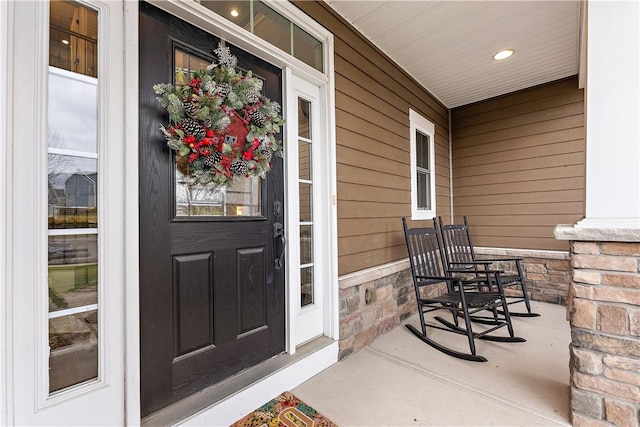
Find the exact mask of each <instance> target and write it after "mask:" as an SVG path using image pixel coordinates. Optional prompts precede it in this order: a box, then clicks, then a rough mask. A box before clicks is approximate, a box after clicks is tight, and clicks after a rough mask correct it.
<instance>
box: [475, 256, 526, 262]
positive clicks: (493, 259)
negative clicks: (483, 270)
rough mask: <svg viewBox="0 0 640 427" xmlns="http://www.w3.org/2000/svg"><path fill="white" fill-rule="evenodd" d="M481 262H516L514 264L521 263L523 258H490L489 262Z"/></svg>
mask: <svg viewBox="0 0 640 427" xmlns="http://www.w3.org/2000/svg"><path fill="white" fill-rule="evenodd" d="M480 261H488V262H492V261H497V262H500V261H514V262H519V261H522V258H519V257H515V258H490V259H487V260H480Z"/></svg>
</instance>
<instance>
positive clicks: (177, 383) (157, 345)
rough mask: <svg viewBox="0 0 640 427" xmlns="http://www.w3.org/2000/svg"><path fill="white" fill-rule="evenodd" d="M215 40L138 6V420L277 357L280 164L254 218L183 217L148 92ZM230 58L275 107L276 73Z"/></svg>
mask: <svg viewBox="0 0 640 427" xmlns="http://www.w3.org/2000/svg"><path fill="white" fill-rule="evenodd" d="M218 41H219V40H218V39H217V38H216V37H214V36H212V35H211V34H209V33H207V32H205V31H202V30H200V29H198V28H196V27H194V26H191V25H189V24H187V23H185V22H183V21H181V20H179V19H178V18H176V17H173V16H171V15H169V14H167V13H165V12H163V11H161V10H159V9H157V8H155V7H153V6H151V5H148V4H146V3H143V2H141V3H140V80H139V81H140V105H139V107H140V150H139V155H140V333H141V347H140V353H141V398H142V404H141V406H142V415H143V416H146V415H148V414H150V413H152V412H154V411H157V410H158V409H160V408H163V407H165V406H167V405H169V404H171V403H172V402H175V401H177V400H180V399H182V398H184V397H186V396H188V395H190V394H193V393H195V392H197V391H199V390H202V389H204V388H205V387H207V386H210V385H212V384H215V383H217V382H219V381H221V380H223V379H225V378H227V377H229V376H230V375H233V374H235V373H238V372H240V371H241V370H243V369H245V368H247V367H249V366H252V365H255V364H257V363H259V362H261V361H263V360H266V359H268V358H270V357H272V356H273V355H276V354H279V353H281V352H282V351H284V337H285V331H284V309H285V305H284V271H285V269H284V268H283V267H281V268H276V267H275V263H274V259H275V258H276V256H277V255H278V254H279V252H280V244H281V242H279V241H278V239H274V229H276V228H278V224H277V223H283V222H284V221H283V220H284V212H283V209H282V206H283V205H284V200H283V197H284V196H283V195H284V190H283V172H282V168H283V165H282V159H280V158H276V157H274V158H273V162H274V168H273V170H272V171H270V172H269V174H268V175H267V178H266V179H264V180H262V182H261V183H260V182H258V183H257V184H256V185H257V191H254V193H255V194H258V196H257V202H255V203H254V204H251V209H253V210H251V211H250V212H254V213H253V214H249V215H246V212H245V213H244V214H243V213H242V206H241V207H240V208H238V207H237V206H236V205H232V204H230V203H229V202H228V201H225V200H221V201H220V200H219V201H220V203H221V206H223V207H224V212H227V211H228V210H229V209H234V211H233V215H227V214H221V215H217V214H216V215H213V214H205V215H204V216H202V215H201V214H200V215H199V216H198V215H194V216H190V215H187V216H185V215H181V214H179V212H181V211H180V209H179V207H178V206H179V205H180V203H179V196H178V195H176V194H177V193H176V192H177V190H176V186H177V184H176V170H175V169H176V167H175V160H174V157H173V154H172V152H171V151H170V150H169V148H168V147H167V146H166V143H165V141H164V139H163V136H162V134H161V132H160V130H159V126H160V125H161V124H166V122H167V120H168V115H167V113H166V112H165V111H164V109H163V108H162V107H161V105H160V104H159V103H158V102H157V100H156V95H155V94H154V92H153V89H152V87H153V85H154V84H156V83H165V82H172V81H173V75H174V68H175V67H176V66H177V64H176V56H179V55H182V56H185V55H187V56H188V57H189V58H191V61H192V62H194V63H199V62H198V61H200V63H206V62H211V61H212V60H213V59H214V57H213V50H214V49H215V48H216V47H217V46H218ZM229 47H230V48H231V53H232V54H234V55H235V56H237V57H238V68H240V69H244V70H249V69H250V70H252V71H253V74H254V75H256V76H259V77H261V78H262V79H264V88H263V94H264V95H265V96H267V97H268V98H271V99H272V100H275V101H278V102H281V98H282V80H281V76H282V73H281V70H280V69H278V68H276V67H274V66H272V65H270V64H268V63H265V62H264V61H262V60H260V59H258V58H256V57H253V56H251V55H249V54H248V53H246V52H243V51H241V50H240V49H238V48H235V47H234V46H229ZM176 52H179V53H178V54H176ZM254 190H255V188H254ZM252 194H253V193H252ZM216 200H217V199H216ZM256 204H257V205H258V206H255V205H256ZM205 208H207V209H211V206H205ZM205 212H208V211H206V210H205ZM256 212H257V213H256ZM276 252H277V253H276Z"/></svg>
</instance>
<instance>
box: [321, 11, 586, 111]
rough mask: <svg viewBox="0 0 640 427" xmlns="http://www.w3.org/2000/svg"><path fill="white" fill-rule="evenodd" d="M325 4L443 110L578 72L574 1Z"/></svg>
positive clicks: (576, 24) (577, 20) (577, 38)
mask: <svg viewBox="0 0 640 427" xmlns="http://www.w3.org/2000/svg"><path fill="white" fill-rule="evenodd" d="M327 3H328V4H329V5H330V6H331V7H333V8H334V9H335V10H336V11H337V12H338V13H339V14H340V15H342V16H343V17H344V18H345V19H346V20H347V21H349V22H350V23H352V25H353V26H354V27H355V28H357V29H358V30H359V31H360V32H362V33H363V34H364V35H365V36H366V37H367V38H369V39H370V40H371V41H372V42H373V43H374V44H375V45H376V46H378V47H379V48H380V49H381V50H382V51H383V52H385V53H386V54H387V55H389V57H390V58H391V59H393V60H394V61H395V62H396V63H398V64H399V65H400V66H401V67H402V68H403V69H405V70H406V71H407V72H408V73H409V74H410V75H411V76H413V77H414V78H415V79H416V80H417V81H418V82H419V83H420V84H422V85H423V86H424V87H425V88H426V89H428V90H429V91H430V92H431V93H432V94H433V95H434V96H435V97H436V98H438V99H439V100H440V101H441V102H442V103H443V104H445V105H446V106H447V107H450V108H453V107H456V106H460V105H465V104H469V103H472V102H476V101H480V100H483V99H487V98H492V97H495V96H498V95H503V94H505V93H509V92H512V91H515V90H520V89H524V88H527V87H531V86H535V85H538V84H542V83H546V82H549V81H553V80H557V79H561V78H564V77H568V76H572V75H575V74H577V73H578V64H579V55H578V49H579V32H580V27H579V23H580V1H576V0H566V1H540V0H520V1H452V0H447V1H436V0H432V1H431V0H414V1H395V0H387V1H375V0H374V1H371V0H369V1H364V0H327ZM505 48H511V49H515V51H516V53H515V55H513V56H512V57H511V58H509V59H507V60H505V61H502V62H497V61H494V60H493V59H492V58H491V57H492V55H493V54H494V53H496V52H497V51H499V50H501V49H505Z"/></svg>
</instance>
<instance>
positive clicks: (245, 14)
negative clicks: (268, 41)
mask: <svg viewBox="0 0 640 427" xmlns="http://www.w3.org/2000/svg"><path fill="white" fill-rule="evenodd" d="M200 4H201V5H203V6H204V7H206V8H207V9H209V10H212V11H214V12H215V13H217V14H218V15H220V16H222V17H224V18H226V19H228V20H229V21H231V22H233V23H234V24H236V25H238V26H240V27H242V28H244V29H245V30H247V31H251V25H250V20H251V11H250V1H249V0H237V1H224V0H200Z"/></svg>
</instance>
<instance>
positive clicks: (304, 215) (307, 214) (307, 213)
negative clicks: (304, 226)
mask: <svg viewBox="0 0 640 427" xmlns="http://www.w3.org/2000/svg"><path fill="white" fill-rule="evenodd" d="M299 188H300V221H303V222H307V221H313V209H312V205H311V195H312V194H313V193H312V185H311V184H307V183H304V182H301V183H300V184H299Z"/></svg>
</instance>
